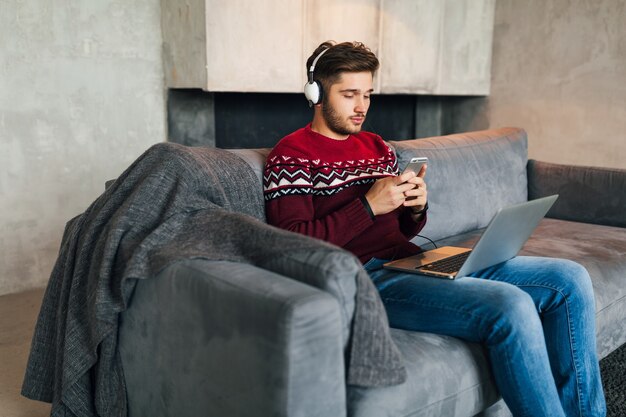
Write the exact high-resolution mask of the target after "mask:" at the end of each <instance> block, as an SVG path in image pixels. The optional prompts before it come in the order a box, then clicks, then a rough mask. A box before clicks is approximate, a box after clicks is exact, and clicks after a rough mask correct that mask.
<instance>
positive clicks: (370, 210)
mask: <svg viewBox="0 0 626 417" xmlns="http://www.w3.org/2000/svg"><path fill="white" fill-rule="evenodd" d="M359 200H361V203H363V207H365V210H367V214H369V215H370V218H371V219H372V220H374V219H375V218H376V216H375V215H374V212H373V211H372V206H370V203H369V202H368V201H367V198H365V196H364V195H362V196H361V197H359Z"/></svg>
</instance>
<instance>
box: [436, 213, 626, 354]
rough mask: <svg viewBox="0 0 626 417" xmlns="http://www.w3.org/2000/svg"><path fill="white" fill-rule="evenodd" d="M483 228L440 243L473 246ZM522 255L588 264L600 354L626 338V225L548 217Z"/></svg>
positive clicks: (524, 248)
mask: <svg viewBox="0 0 626 417" xmlns="http://www.w3.org/2000/svg"><path fill="white" fill-rule="evenodd" d="M480 232H481V231H473V232H470V233H466V234H463V235H459V236H454V237H451V238H447V239H443V240H441V241H439V242H437V244H438V245H457V246H464V247H471V246H472V245H473V243H474V242H476V240H477V239H478V238H479V236H480ZM520 255H527V256H549V257H554V258H564V259H570V260H572V261H575V262H578V263H580V264H581V265H583V266H584V267H585V268H587V270H588V271H589V275H590V276H591V279H592V281H593V289H594V292H595V297H596V317H597V320H596V325H597V339H598V354H599V355H600V357H604V356H606V355H608V354H609V353H610V352H612V351H613V350H615V349H616V348H618V347H619V346H620V345H622V344H623V343H625V342H626V322H624V320H623V317H624V316H626V272H625V271H626V228H621V227H613V226H602V225H594V224H588V223H578V222H571V221H566V220H558V219H548V218H546V219H543V220H542V221H541V223H540V224H539V226H538V227H537V229H536V230H535V232H534V233H533V235H532V236H531V237H530V239H529V240H528V242H526V244H525V245H524V247H523V248H522V251H521V252H520Z"/></svg>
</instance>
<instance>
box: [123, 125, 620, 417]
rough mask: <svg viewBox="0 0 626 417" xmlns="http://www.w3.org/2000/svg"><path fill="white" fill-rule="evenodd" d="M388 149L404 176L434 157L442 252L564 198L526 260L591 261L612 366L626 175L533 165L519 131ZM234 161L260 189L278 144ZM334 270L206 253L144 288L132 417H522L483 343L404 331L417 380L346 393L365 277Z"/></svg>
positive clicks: (131, 357) (135, 329)
mask: <svg viewBox="0 0 626 417" xmlns="http://www.w3.org/2000/svg"><path fill="white" fill-rule="evenodd" d="M389 143H390V144H391V145H392V146H393V147H394V148H395V150H396V153H397V155H398V159H399V165H400V166H403V165H404V164H406V162H407V161H408V160H409V158H410V157H412V156H427V157H428V158H429V160H430V163H429V169H428V173H427V180H428V184H429V198H430V202H429V205H430V209H429V220H428V224H427V226H426V228H425V229H424V230H423V231H422V233H421V234H423V235H425V236H427V237H429V238H430V239H433V240H435V241H437V243H438V244H455V245H461V246H469V245H471V244H472V243H473V242H474V241H475V240H476V239H477V237H478V236H479V234H480V231H481V229H483V228H484V227H485V226H486V225H487V223H488V221H489V220H490V219H491V217H492V216H493V214H494V213H495V211H496V210H497V209H498V208H499V207H502V206H506V205H509V204H513V203H517V202H521V201H525V200H527V199H533V198H536V197H540V196H544V195H549V194H553V193H559V194H560V198H559V200H558V201H557V203H556V204H555V206H554V207H553V208H552V210H551V211H550V213H548V216H547V218H546V219H544V220H543V221H542V223H541V224H540V226H539V227H538V229H537V230H536V231H535V233H534V234H533V236H532V237H531V238H530V240H529V241H528V242H527V244H526V245H525V247H524V249H523V251H522V254H523V255H536V256H551V257H562V258H567V259H572V260H575V261H577V262H579V263H581V264H583V265H584V266H585V267H586V268H587V269H588V270H589V272H590V274H591V277H592V279H593V285H594V290H595V296H596V309H597V338H598V339H597V340H598V341H597V344H598V350H599V354H600V356H601V357H604V356H606V355H608V354H609V353H610V352H611V351H613V350H614V349H616V348H617V347H619V346H620V345H621V344H623V343H625V342H626V170H618V169H602V168H590V167H575V166H565V165H555V164H548V163H543V162H538V161H533V160H530V161H529V160H528V158H527V137H526V132H525V131H524V130H522V129H517V128H503V129H492V130H487V131H481V132H471V133H465V134H457V135H451V136H444V137H435V138H428V139H419V140H417V139H416V140H408V141H398V142H393V141H392V142H389ZM233 152H235V153H236V154H237V155H239V156H240V157H242V158H243V159H244V160H246V162H248V163H249V164H250V166H251V168H252V169H254V171H255V172H256V173H257V175H258V176H259V187H258V189H256V190H250V192H251V193H259V192H261V182H260V181H261V172H262V166H263V163H264V159H265V157H266V156H267V153H268V152H269V149H256V150H234V151H233ZM416 242H417V243H419V244H422V245H424V246H425V247H426V246H427V245H428V243H427V242H426V241H424V240H421V239H420V238H419V237H418V238H416ZM284 250H285V251H289V250H290V248H288V247H285V248H284ZM341 252H342V250H340V249H337V254H338V256H339V255H340V254H341ZM339 258H340V256H339ZM339 258H338V259H339ZM320 259H321V260H320ZM329 262H330V261H329V259H328V256H326V257H324V258H323V259H322V258H316V257H315V255H314V254H312V255H311V257H310V259H308V260H307V262H305V263H303V264H302V266H301V268H302V269H306V270H309V271H313V272H312V273H311V275H314V276H315V277H318V276H319V277H321V276H323V277H324V278H323V279H324V280H325V282H324V283H323V284H322V286H325V290H320V288H319V287H320V285H318V284H317V283H316V284H314V285H308V284H306V283H303V282H302V281H297V280H293V279H291V278H290V277H289V276H284V275H280V274H277V273H276V272H272V271H269V270H264V269H260V268H257V267H255V266H252V265H248V264H239V263H233V262H222V261H207V260H199V259H196V260H182V261H180V262H177V263H176V264H174V265H172V266H170V267H169V268H167V269H166V270H164V271H163V272H161V273H160V274H159V275H158V276H156V277H153V278H152V279H148V280H141V281H140V282H139V283H138V284H137V287H136V289H135V292H134V294H133V297H132V300H131V303H130V306H129V308H128V310H126V311H125V312H124V313H123V314H122V316H121V320H120V332H119V346H120V355H121V359H122V363H123V368H124V375H125V380H126V386H127V394H128V407H129V409H128V411H129V415H130V416H148V415H149V416H201V415H203V416H255V417H257V416H332V417H338V416H346V415H349V416H371V417H382V416H394V417H395V416H398V417H400V416H402V417H405V416H413V417H415V416H446V417H453V416H506V415H510V413H509V412H508V410H507V408H506V406H505V405H504V403H503V402H502V401H501V400H500V397H499V394H498V391H497V389H496V388H495V385H494V382H493V378H492V376H491V372H490V368H489V365H488V362H487V360H486V357H485V353H484V351H483V349H482V348H481V346H479V345H476V344H471V343H466V342H463V341H461V340H458V339H455V338H452V337H443V336H437V335H434V334H427V333H416V332H408V331H403V330H398V329H392V330H391V333H392V337H393V339H394V341H395V343H396V344H397V346H398V348H399V349H400V351H401V352H402V355H403V358H404V361H405V364H406V368H407V370H408V380H407V381H406V382H405V383H403V384H401V385H396V386H390V387H384V388H362V387H354V386H346V384H345V369H344V368H345V365H344V362H345V360H344V351H345V348H346V342H347V340H348V332H349V330H350V318H351V314H352V313H353V310H354V294H355V283H354V274H353V273H349V271H348V272H346V271H345V270H343V269H342V268H338V267H337V266H336V265H334V264H329ZM357 267H358V266H357ZM320 279H321V278H320ZM328 288H330V291H329V290H328ZM433 319H436V318H433Z"/></svg>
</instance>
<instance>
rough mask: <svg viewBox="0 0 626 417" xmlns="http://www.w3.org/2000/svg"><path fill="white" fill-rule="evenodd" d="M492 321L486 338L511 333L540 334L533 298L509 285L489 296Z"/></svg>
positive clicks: (498, 337) (504, 335)
mask: <svg viewBox="0 0 626 417" xmlns="http://www.w3.org/2000/svg"><path fill="white" fill-rule="evenodd" d="M490 308H491V309H492V314H491V317H492V322H491V323H490V326H489V329H488V338H494V337H496V338H497V339H500V338H506V337H508V336H509V335H511V334H520V333H521V334H524V333H530V334H534V333H537V334H541V321H540V319H539V314H538V313H537V308H536V307H535V303H534V302H533V299H532V298H531V297H530V295H528V294H527V293H525V292H524V291H522V290H521V289H519V288H517V287H514V286H511V287H510V288H506V289H503V290H502V291H499V292H497V293H496V294H494V295H493V296H492V297H490Z"/></svg>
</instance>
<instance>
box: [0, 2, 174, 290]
mask: <svg viewBox="0 0 626 417" xmlns="http://www.w3.org/2000/svg"><path fill="white" fill-rule="evenodd" d="M161 42H162V38H161V29H160V8H159V0H137V1H132V2H121V1H115V0H69V1H62V2H49V1H46V0H29V1H20V0H2V2H1V3H0V294H5V293H10V292H17V291H20V290H25V289H28V288H32V287H37V286H43V285H45V284H46V283H47V280H48V278H49V274H50V271H51V269H52V266H53V262H54V260H55V259H56V255H57V251H58V248H59V243H60V239H61V235H62V232H63V228H64V225H65V222H66V221H67V220H69V219H70V218H71V217H73V216H75V215H77V214H79V213H80V212H82V211H83V210H84V209H85V208H86V207H87V206H88V205H89V204H90V203H91V202H92V201H93V200H94V199H95V198H96V197H97V196H98V195H99V194H100V193H101V192H102V190H103V184H104V181H105V180H107V179H110V178H114V177H116V176H117V175H118V174H119V173H120V172H121V171H122V170H123V169H124V168H126V167H127V166H128V164H129V163H130V162H132V161H133V160H134V159H135V158H137V156H139V155H140V154H141V153H142V152H143V151H144V150H145V149H146V148H147V147H148V146H150V145H151V144H153V143H156V142H162V141H164V140H165V99H164V91H163V69H162V63H161Z"/></svg>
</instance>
